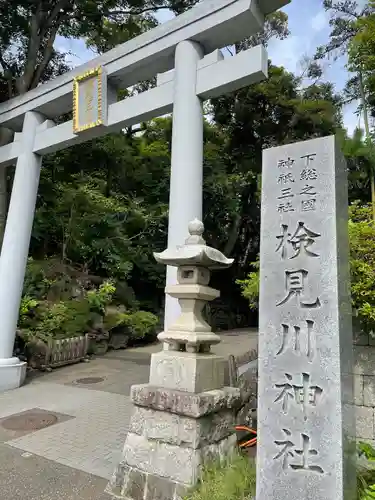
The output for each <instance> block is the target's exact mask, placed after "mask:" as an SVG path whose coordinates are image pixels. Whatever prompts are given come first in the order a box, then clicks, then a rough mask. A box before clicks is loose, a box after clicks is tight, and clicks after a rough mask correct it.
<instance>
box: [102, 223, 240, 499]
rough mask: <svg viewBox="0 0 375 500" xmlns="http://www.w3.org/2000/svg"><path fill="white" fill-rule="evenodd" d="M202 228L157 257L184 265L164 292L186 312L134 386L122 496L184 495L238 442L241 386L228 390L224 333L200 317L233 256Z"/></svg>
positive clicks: (115, 488)
mask: <svg viewBox="0 0 375 500" xmlns="http://www.w3.org/2000/svg"><path fill="white" fill-rule="evenodd" d="M203 229H204V227H203V224H202V223H201V222H200V221H197V220H195V221H193V222H191V223H190V224H189V233H190V237H189V238H188V239H187V240H186V242H185V245H183V246H181V247H177V248H175V249H167V250H165V251H164V252H162V253H161V254H155V258H156V260H157V261H158V262H161V263H163V264H165V265H168V266H175V267H177V268H178V284H177V285H173V286H168V287H167V288H166V293H167V294H169V295H171V296H173V297H176V298H177V299H178V300H179V303H180V306H181V315H180V317H179V318H178V319H177V321H176V322H175V323H174V324H173V325H171V326H170V327H169V328H168V330H167V331H164V332H162V333H161V334H160V335H159V336H158V338H159V340H160V341H161V342H165V343H167V344H168V346H169V349H168V350H163V351H161V352H160V353H156V354H153V355H152V357H151V367H150V381H149V384H144V385H136V386H133V387H132V389H131V398H132V402H133V404H134V413H133V415H132V417H131V421H130V425H129V432H128V435H127V437H126V441H125V446H124V450H123V455H122V460H121V462H120V464H119V466H118V468H117V471H116V472H115V474H114V476H113V479H112V481H111V483H110V484H109V486H108V488H107V491H108V492H109V493H110V494H112V495H113V496H114V497H117V498H126V499H129V500H156V499H160V500H161V499H163V500H179V499H181V498H182V497H183V495H184V494H185V493H186V490H187V489H188V488H189V487H190V486H192V485H194V484H195V483H196V482H197V480H198V477H199V472H200V469H201V466H202V464H203V463H204V462H205V461H206V460H208V459H213V458H217V457H223V456H225V455H227V454H228V453H230V452H232V451H233V449H234V446H235V444H236V436H235V434H234V425H235V422H234V412H233V409H234V408H235V407H236V406H237V405H238V404H239V400H240V394H239V390H238V389H234V388H225V387H224V370H225V359H224V358H222V357H220V356H216V355H215V354H213V353H211V345H213V344H217V343H219V342H220V338H219V337H218V336H217V335H216V334H214V333H213V332H212V330H211V327H210V325H209V324H208V323H207V322H206V321H205V320H204V318H203V315H202V311H203V308H204V306H205V304H206V303H207V302H208V301H211V300H213V299H215V298H217V297H219V295H220V293H219V292H218V291H217V290H215V289H213V288H210V287H209V286H208V284H209V281H210V272H211V271H212V270H215V269H222V268H226V267H228V266H230V265H231V264H232V262H233V261H232V260H230V259H227V258H226V257H225V256H224V255H223V254H222V253H220V252H219V251H217V250H215V249H213V248H210V247H207V246H206V244H205V241H204V240H203V238H202V234H203Z"/></svg>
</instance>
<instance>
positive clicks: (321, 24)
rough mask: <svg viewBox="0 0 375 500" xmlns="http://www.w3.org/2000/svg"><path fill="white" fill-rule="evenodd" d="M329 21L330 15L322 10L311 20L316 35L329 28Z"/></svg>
mask: <svg viewBox="0 0 375 500" xmlns="http://www.w3.org/2000/svg"><path fill="white" fill-rule="evenodd" d="M328 20H329V16H328V13H327V12H326V11H325V10H321V11H319V12H318V13H317V14H316V15H315V16H314V17H313V18H312V19H311V28H312V29H313V31H314V32H315V33H318V32H319V31H322V30H324V28H326V27H327V26H328Z"/></svg>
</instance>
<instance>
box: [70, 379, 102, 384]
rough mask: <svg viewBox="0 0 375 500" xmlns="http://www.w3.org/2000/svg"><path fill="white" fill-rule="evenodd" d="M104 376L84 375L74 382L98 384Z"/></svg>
mask: <svg viewBox="0 0 375 500" xmlns="http://www.w3.org/2000/svg"><path fill="white" fill-rule="evenodd" d="M103 380H104V378H102V377H86V378H79V379H78V380H76V384H87V385H89V384H98V383H99V382H103Z"/></svg>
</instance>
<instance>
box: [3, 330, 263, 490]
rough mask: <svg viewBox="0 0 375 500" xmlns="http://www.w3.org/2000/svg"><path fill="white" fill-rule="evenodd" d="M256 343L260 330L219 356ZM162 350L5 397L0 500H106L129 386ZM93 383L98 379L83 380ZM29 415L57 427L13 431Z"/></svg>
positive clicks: (39, 380)
mask: <svg viewBox="0 0 375 500" xmlns="http://www.w3.org/2000/svg"><path fill="white" fill-rule="evenodd" d="M256 342H257V335H256V332H254V331H252V332H249V331H244V330H240V331H232V332H228V333H227V334H224V335H222V343H221V344H219V345H218V346H216V347H215V348H214V351H215V352H216V353H218V354H221V355H228V354H230V353H234V354H240V353H243V352H245V351H246V350H248V349H250V348H252V347H255V345H256ZM160 349H161V346H160V344H156V345H152V346H147V347H140V348H133V349H127V350H124V351H111V352H110V353H108V354H107V355H106V356H105V357H101V358H97V359H95V360H92V361H90V363H81V364H77V365H71V366H67V367H64V368H60V369H58V370H55V371H54V372H52V373H47V374H37V375H36V376H34V377H32V379H31V380H29V381H28V383H27V384H26V385H25V386H24V387H21V388H20V389H17V390H15V391H9V392H6V393H3V394H0V500H26V499H27V500H47V499H48V500H55V499H56V500H78V499H80V500H107V499H108V497H107V496H106V495H105V494H104V493H103V491H104V488H105V486H106V484H107V481H108V479H109V478H110V476H111V475H112V472H113V470H114V468H115V466H116V465H117V463H118V460H119V458H120V456H121V450H122V446H123V444H124V440H125V436H126V432H127V425H128V421H129V417H130V414H131V411H132V406H131V402H130V400H129V391H130V387H131V385H133V384H138V383H146V382H147V381H148V372H149V362H150V355H151V353H152V352H157V351H159V350H160ZM87 378H91V379H93V378H95V379H99V381H98V380H96V381H95V382H96V383H92V384H87V383H85V382H88V381H87V380H86V381H85V380H83V381H82V380H81V379H87ZM89 381H90V380H89ZM91 382H94V381H93V380H91ZM27 411H29V412H30V411H32V412H33V413H34V415H35V414H36V416H37V417H38V416H42V417H43V418H44V419H47V420H48V419H49V420H50V421H51V425H50V426H48V427H46V428H44V429H40V430H27V431H19V430H9V429H7V428H8V427H9V425H8V423H9V421H7V417H10V416H15V415H18V414H22V413H23V412H27ZM13 422H14V420H13ZM11 424H12V422H11Z"/></svg>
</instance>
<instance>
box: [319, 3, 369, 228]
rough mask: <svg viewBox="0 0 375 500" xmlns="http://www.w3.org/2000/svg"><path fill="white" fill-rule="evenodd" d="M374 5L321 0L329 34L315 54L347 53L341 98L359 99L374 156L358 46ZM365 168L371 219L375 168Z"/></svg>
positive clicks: (366, 90) (349, 100)
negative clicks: (345, 74)
mask: <svg viewBox="0 0 375 500" xmlns="http://www.w3.org/2000/svg"><path fill="white" fill-rule="evenodd" d="M374 5H375V4H374V3H373V2H372V1H370V2H367V4H366V5H365V6H364V7H360V5H359V3H358V2H356V1H354V0H323V6H324V8H325V10H326V11H328V12H330V14H331V19H330V26H331V34H330V40H329V42H328V43H327V44H326V45H323V46H320V47H318V49H317V52H316V56H315V58H316V59H317V60H319V59H323V58H325V57H329V56H333V57H334V58H338V57H340V56H342V55H344V54H346V53H349V55H350V57H349V64H348V69H349V71H351V72H352V75H353V76H351V77H350V78H349V79H348V82H347V85H346V88H345V90H344V102H345V103H349V102H353V101H359V102H360V104H359V107H358V112H359V113H362V114H363V119H364V125H365V133H366V142H367V144H368V148H369V150H370V152H371V156H374V159H375V154H374V153H373V152H372V150H373V144H372V138H371V130H370V129H371V123H370V117H369V107H370V101H371V100H372V97H371V95H370V92H369V90H370V89H369V86H368V78H367V77H366V71H365V68H364V62H363V60H362V54H363V51H362V50H361V49H360V48H359V47H360V46H361V40H362V44H363V43H364V39H365V37H364V33H367V32H368V21H367V19H368V18H369V16H370V19H372V15H373V12H374ZM370 24H371V23H370ZM374 102H375V96H374ZM373 165H375V162H373ZM367 172H368V174H369V175H370V189H371V200H372V206H373V218H374V220H375V171H374V169H372V170H371V169H370V171H369V170H367Z"/></svg>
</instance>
